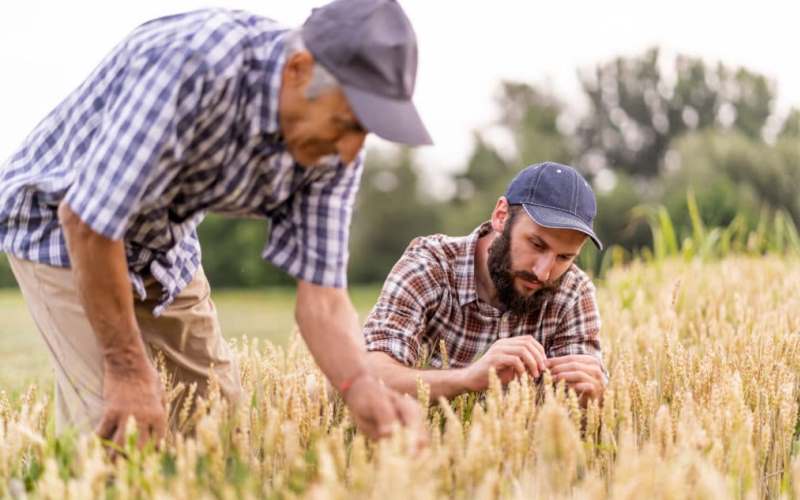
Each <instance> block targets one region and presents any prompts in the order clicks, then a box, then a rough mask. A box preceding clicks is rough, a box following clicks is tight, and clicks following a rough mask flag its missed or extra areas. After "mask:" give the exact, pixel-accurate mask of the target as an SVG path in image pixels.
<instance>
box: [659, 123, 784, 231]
mask: <svg viewBox="0 0 800 500" xmlns="http://www.w3.org/2000/svg"><path fill="white" fill-rule="evenodd" d="M674 149H675V151H676V152H677V156H676V158H677V163H676V165H675V166H674V167H673V169H672V171H671V172H669V173H668V174H667V175H666V176H665V177H664V179H663V183H662V189H663V193H662V195H661V202H662V203H663V204H664V205H665V206H666V207H667V209H668V210H669V212H670V214H671V215H672V216H673V222H674V223H675V225H676V226H678V227H680V226H683V227H688V226H689V225H690V222H689V214H688V210H687V208H686V192H687V190H688V189H690V188H691V189H692V190H693V191H694V192H695V197H696V199H697V203H698V206H699V208H700V212H701V213H702V214H703V219H704V221H705V222H706V223H708V224H709V225H712V226H727V225H728V224H730V222H731V221H732V220H733V218H734V217H735V216H736V215H737V214H740V215H742V216H743V217H744V218H745V220H746V221H747V222H748V224H749V226H750V227H754V226H755V224H756V223H757V221H758V218H759V212H760V210H761V208H762V207H766V208H769V209H771V210H785V211H786V212H787V213H788V214H789V215H791V216H792V218H793V219H794V220H795V223H800V147H798V145H797V141H796V140H791V141H790V140H788V139H782V140H780V141H778V143H777V144H776V145H775V146H771V145H768V144H766V143H764V142H763V141H760V140H756V139H754V138H751V137H748V136H747V135H746V134H744V133H742V132H734V131H719V130H707V131H704V132H697V133H694V134H689V135H686V136H684V137H683V138H681V139H680V140H678V141H676V143H675V144H674Z"/></svg>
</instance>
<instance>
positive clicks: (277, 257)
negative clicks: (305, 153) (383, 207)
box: [262, 153, 364, 288]
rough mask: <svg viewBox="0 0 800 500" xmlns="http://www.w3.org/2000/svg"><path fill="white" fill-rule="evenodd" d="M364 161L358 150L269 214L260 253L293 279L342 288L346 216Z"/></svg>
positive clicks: (347, 235) (348, 217)
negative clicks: (353, 157) (267, 232)
mask: <svg viewBox="0 0 800 500" xmlns="http://www.w3.org/2000/svg"><path fill="white" fill-rule="evenodd" d="M363 165H364V157H363V153H362V154H360V155H359V156H358V158H356V160H354V161H353V163H351V164H350V165H343V164H341V163H339V164H338V165H336V166H334V167H332V168H330V169H329V170H328V171H326V172H325V173H324V174H323V175H322V176H321V177H320V178H319V179H316V180H314V181H313V182H311V183H309V184H308V185H306V186H305V187H304V188H302V189H301V190H299V191H298V192H297V193H295V194H294V195H293V196H292V198H291V200H290V201H289V202H287V206H286V207H285V208H284V209H283V210H280V211H278V212H277V213H275V214H274V215H273V216H272V218H271V219H272V228H271V230H270V235H269V239H268V241H267V244H266V246H265V248H264V252H263V253H262V257H263V258H264V259H266V260H268V261H270V262H271V263H273V264H274V265H276V266H277V267H279V268H281V269H283V270H284V271H286V272H287V273H288V274H290V275H291V276H293V277H295V278H297V279H300V280H303V281H307V282H309V283H314V284H315V285H320V286H327V287H335V288H345V287H346V286H347V260H348V256H349V253H348V240H349V238H350V220H351V219H352V215H353V204H354V202H355V197H356V193H357V192H358V187H359V183H360V182H361V173H362V171H363V168H364V166H363Z"/></svg>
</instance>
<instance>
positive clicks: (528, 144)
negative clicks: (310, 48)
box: [446, 82, 573, 234]
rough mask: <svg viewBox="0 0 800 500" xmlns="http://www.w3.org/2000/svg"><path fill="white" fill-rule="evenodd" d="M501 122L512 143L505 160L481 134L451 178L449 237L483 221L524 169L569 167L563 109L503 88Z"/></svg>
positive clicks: (532, 90)
mask: <svg viewBox="0 0 800 500" xmlns="http://www.w3.org/2000/svg"><path fill="white" fill-rule="evenodd" d="M496 102H497V106H498V108H499V110H500V118H499V120H498V122H497V123H496V124H495V126H496V127H497V128H498V129H499V131H500V132H501V133H504V134H507V135H508V137H510V138H511V143H512V147H511V151H510V152H508V153H507V154H506V155H505V156H504V155H503V154H501V153H500V152H499V151H498V150H497V148H496V147H495V146H493V145H492V144H491V143H490V142H489V141H488V140H487V139H486V137H485V135H484V134H481V133H479V132H476V133H475V134H474V138H475V139H474V145H473V149H472V153H471V154H470V157H469V160H468V161H467V165H466V169H465V170H464V171H463V172H462V173H459V174H457V175H455V176H454V181H455V187H456V192H455V196H454V198H453V200H452V201H451V202H450V204H449V209H448V214H447V217H446V226H447V231H448V232H449V233H450V234H467V233H468V232H470V231H472V230H473V229H474V228H475V227H476V226H477V225H478V224H480V223H481V222H483V221H485V220H488V219H489V216H490V214H491V211H492V209H493V208H494V206H495V203H496V202H497V198H498V197H500V196H502V195H503V193H504V192H505V190H506V188H507V187H508V183H509V182H511V179H512V178H513V177H514V176H515V175H516V174H517V172H519V171H520V170H522V169H523V168H524V167H526V166H528V165H530V164H532V163H539V162H542V161H557V162H560V163H569V162H570V160H571V158H572V156H573V155H572V152H571V145H570V141H569V138H568V137H567V136H566V135H565V134H563V133H562V132H561V131H560V130H559V128H558V119H559V117H560V116H561V114H562V112H563V105H562V104H561V103H560V102H559V101H558V100H557V99H556V98H555V97H553V96H551V95H548V94H546V93H544V92H542V91H540V90H539V89H537V88H536V87H534V86H531V85H528V84H526V83H518V82H503V83H502V84H501V85H500V91H499V93H498V97H497V101H496Z"/></svg>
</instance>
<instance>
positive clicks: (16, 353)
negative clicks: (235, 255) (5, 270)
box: [0, 286, 380, 394]
mask: <svg viewBox="0 0 800 500" xmlns="http://www.w3.org/2000/svg"><path fill="white" fill-rule="evenodd" d="M379 291H380V289H379V287H378V286H360V287H355V288H353V289H351V290H350V295H351V297H352V299H353V303H354V304H355V306H356V309H357V310H358V312H359V315H360V316H361V319H362V320H363V319H364V318H365V317H366V314H367V313H368V312H369V310H370V309H371V308H372V305H373V304H374V302H375V299H376V298H377V296H378V293H379ZM211 297H212V299H213V300H214V303H215V304H216V306H217V310H218V311H219V318H220V323H221V324H222V332H223V334H224V335H225V337H226V338H235V337H241V336H243V335H247V336H248V337H250V338H260V339H266V340H269V341H270V342H273V343H276V344H280V345H284V344H285V343H286V341H287V340H288V338H289V335H290V334H291V333H292V331H293V330H294V290H293V289H289V288H286V289H271V290H220V291H212V295H211ZM0 360H2V362H0V390H6V391H8V392H9V393H11V394H14V393H16V392H17V391H19V390H22V389H24V388H25V387H27V386H28V385H29V384H30V383H32V382H36V383H39V384H40V385H49V383H50V382H51V380H52V374H51V368H50V361H49V359H48V352H47V347H46V346H45V344H44V341H43V340H42V339H41V336H40V335H39V332H38V331H37V330H36V325H35V324H34V323H33V320H32V319H31V316H30V314H29V313H28V308H27V306H26V305H25V301H24V300H23V299H22V295H21V294H20V293H19V291H17V290H16V289H0Z"/></svg>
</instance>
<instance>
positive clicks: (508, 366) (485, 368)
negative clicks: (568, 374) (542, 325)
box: [465, 335, 547, 391]
mask: <svg viewBox="0 0 800 500" xmlns="http://www.w3.org/2000/svg"><path fill="white" fill-rule="evenodd" d="M546 361H547V357H546V356H545V353H544V348H543V347H542V345H541V344H540V343H539V342H537V341H536V339H534V338H533V337H531V336H530V335H521V336H519V337H509V338H505V339H500V340H498V341H497V342H495V343H494V344H492V346H491V347H490V348H489V350H488V351H486V354H484V355H483V356H481V358H480V359H478V361H476V362H475V363H473V364H471V365H470V366H469V367H467V368H466V371H465V386H466V387H467V388H469V390H471V391H485V390H486V389H487V388H488V387H489V370H490V369H491V368H494V370H495V372H496V373H497V377H498V378H499V379H500V382H501V383H502V384H503V385H505V384H507V383H509V382H511V380H513V379H514V378H515V377H517V376H520V377H521V376H522V375H524V374H525V373H528V374H529V375H530V376H531V377H533V378H539V375H541V374H542V372H543V371H544V370H545V368H546V364H545V363H546Z"/></svg>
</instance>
